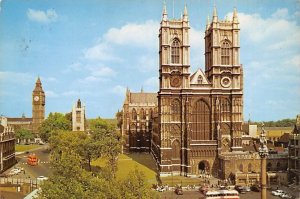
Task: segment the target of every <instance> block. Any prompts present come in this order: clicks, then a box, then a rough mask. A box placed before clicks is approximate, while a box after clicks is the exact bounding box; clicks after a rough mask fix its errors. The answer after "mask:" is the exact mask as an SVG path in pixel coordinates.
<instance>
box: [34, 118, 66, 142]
mask: <svg viewBox="0 0 300 199" xmlns="http://www.w3.org/2000/svg"><path fill="white" fill-rule="evenodd" d="M71 128H72V125H71V121H70V120H68V119H67V118H66V117H65V116H64V115H63V114H61V113H50V114H49V116H48V118H47V119H46V120H44V121H43V123H42V124H41V127H40V128H39V134H40V137H41V138H42V140H43V141H45V142H48V140H49V138H50V136H51V135H52V134H53V133H55V132H57V131H59V130H66V131H69V130H72V129H71Z"/></svg>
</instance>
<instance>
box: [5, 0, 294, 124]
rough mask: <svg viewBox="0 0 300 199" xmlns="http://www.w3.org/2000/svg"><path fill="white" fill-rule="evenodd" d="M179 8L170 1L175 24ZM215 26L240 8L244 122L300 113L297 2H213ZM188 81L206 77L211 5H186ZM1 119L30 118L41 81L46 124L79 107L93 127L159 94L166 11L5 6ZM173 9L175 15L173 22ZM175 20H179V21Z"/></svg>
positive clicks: (114, 0)
mask: <svg viewBox="0 0 300 199" xmlns="http://www.w3.org/2000/svg"><path fill="white" fill-rule="evenodd" d="M184 2H185V1H183V0H174V6H173V0H166V3H167V10H168V17H169V18H172V17H175V18H179V17H180V15H181V13H182V12H183V8H184ZM215 3H216V6H217V10H218V16H219V18H221V19H224V18H225V16H227V15H228V16H231V13H232V11H233V8H234V7H237V10H238V16H239V21H240V28H241V38H240V40H241V51H240V52H241V58H240V60H241V63H242V64H243V66H244V118H245V120H248V118H249V114H250V117H251V120H255V121H262V120H277V119H282V118H295V116H296V114H299V113H300V1H299V0H239V1H238V0H215ZM186 4H187V7H188V13H189V19H190V25H191V30H190V37H191V39H190V44H191V70H190V71H191V72H194V71H195V70H196V69H197V68H199V67H200V68H202V69H204V56H203V53H204V40H203V37H204V29H205V24H206V18H207V15H210V16H211V15H212V8H213V4H214V1H213V0H201V1H200V0H186ZM0 5H1V10H0V114H2V115H5V116H8V117H20V116H21V115H22V113H25V115H26V116H28V117H31V100H32V98H31V94H32V90H33V88H34V85H35V81H36V79H37V77H38V76H40V77H41V81H42V83H43V88H44V90H45V92H46V114H47V115H48V114H49V112H62V113H66V112H70V111H71V108H72V105H73V104H74V103H75V102H76V100H77V99H78V98H80V99H81V100H82V101H83V102H84V103H85V105H86V110H87V113H86V114H87V118H94V117H97V116H101V117H104V118H109V117H113V116H114V115H115V113H116V111H117V110H118V109H121V107H122V103H123V101H124V92H125V89H126V87H127V86H128V87H129V88H130V89H131V91H140V89H141V87H143V89H144V91H145V92H157V90H158V37H157V36H158V28H159V22H160V20H161V14H162V5H163V1H159V0H157V1H155V0H111V1H104V0H88V1H82V0H75V1H74V0H73V1H71V0H26V1H25V0H24V1H20V0H0ZM173 8H174V12H173ZM173 13H174V16H173Z"/></svg>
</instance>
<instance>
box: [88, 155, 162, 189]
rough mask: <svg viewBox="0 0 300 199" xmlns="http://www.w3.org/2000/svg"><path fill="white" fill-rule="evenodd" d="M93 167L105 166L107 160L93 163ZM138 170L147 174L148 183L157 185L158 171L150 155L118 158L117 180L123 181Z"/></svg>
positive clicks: (101, 159)
mask: <svg viewBox="0 0 300 199" xmlns="http://www.w3.org/2000/svg"><path fill="white" fill-rule="evenodd" d="M92 165H93V166H100V167H104V166H105V160H104V159H103V158H100V159H98V160H96V161H94V162H92ZM135 168H137V169H138V170H139V171H142V172H143V173H144V174H145V179H147V180H146V181H147V182H148V183H149V184H150V185H151V184H156V183H157V180H156V175H157V169H156V165H155V161H154V160H153V159H152V156H151V155H150V154H148V153H132V154H120V155H119V156H118V170H117V173H116V175H117V178H118V179H120V180H123V179H125V178H126V176H127V175H128V174H129V172H130V171H134V169H135Z"/></svg>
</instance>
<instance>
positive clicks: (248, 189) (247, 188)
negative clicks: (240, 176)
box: [243, 186, 251, 192]
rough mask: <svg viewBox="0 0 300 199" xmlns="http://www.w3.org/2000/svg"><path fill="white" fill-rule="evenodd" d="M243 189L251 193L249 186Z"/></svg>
mask: <svg viewBox="0 0 300 199" xmlns="http://www.w3.org/2000/svg"><path fill="white" fill-rule="evenodd" d="M243 189H244V190H245V191H246V192H249V191H251V189H250V187H248V186H244V187H243Z"/></svg>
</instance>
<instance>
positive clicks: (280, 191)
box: [272, 190, 284, 196]
mask: <svg viewBox="0 0 300 199" xmlns="http://www.w3.org/2000/svg"><path fill="white" fill-rule="evenodd" d="M283 193H284V191H282V190H276V191H272V195H274V196H280V195H281V194H283Z"/></svg>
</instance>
